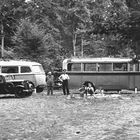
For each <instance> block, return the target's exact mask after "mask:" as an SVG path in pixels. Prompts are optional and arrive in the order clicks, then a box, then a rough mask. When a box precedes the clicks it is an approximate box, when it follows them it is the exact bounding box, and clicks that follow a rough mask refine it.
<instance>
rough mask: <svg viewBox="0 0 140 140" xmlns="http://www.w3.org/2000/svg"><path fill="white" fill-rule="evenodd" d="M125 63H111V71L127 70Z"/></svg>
mask: <svg viewBox="0 0 140 140" xmlns="http://www.w3.org/2000/svg"><path fill="white" fill-rule="evenodd" d="M127 66H128V65H127V63H114V64H113V71H127V70H128V67H127Z"/></svg>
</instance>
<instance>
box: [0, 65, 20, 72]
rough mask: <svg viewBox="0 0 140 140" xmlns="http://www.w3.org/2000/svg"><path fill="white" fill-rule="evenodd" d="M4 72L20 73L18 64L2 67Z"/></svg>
mask: <svg viewBox="0 0 140 140" xmlns="http://www.w3.org/2000/svg"><path fill="white" fill-rule="evenodd" d="M1 72H2V73H18V66H3V67H2V68H1Z"/></svg>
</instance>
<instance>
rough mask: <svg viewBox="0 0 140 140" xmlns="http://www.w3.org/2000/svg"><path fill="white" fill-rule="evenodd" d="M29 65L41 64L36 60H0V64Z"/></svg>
mask: <svg viewBox="0 0 140 140" xmlns="http://www.w3.org/2000/svg"><path fill="white" fill-rule="evenodd" d="M31 65H41V64H40V63H37V62H32V61H25V60H6V61H4V60H1V61H0V66H31Z"/></svg>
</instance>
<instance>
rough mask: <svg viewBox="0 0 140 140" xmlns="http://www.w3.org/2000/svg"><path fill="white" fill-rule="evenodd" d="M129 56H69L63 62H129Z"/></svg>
mask: <svg viewBox="0 0 140 140" xmlns="http://www.w3.org/2000/svg"><path fill="white" fill-rule="evenodd" d="M131 60H132V59H131V58H114V57H100V58H71V59H65V60H64V61H63V62H64V63H82V62H83V63H84V62H86V63H90V62H92V63H93V62H130V61H131Z"/></svg>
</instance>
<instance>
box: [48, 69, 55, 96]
mask: <svg viewBox="0 0 140 140" xmlns="http://www.w3.org/2000/svg"><path fill="white" fill-rule="evenodd" d="M46 83H47V95H50V93H51V95H53V86H54V76H53V75H52V73H51V72H48V74H47V76H46Z"/></svg>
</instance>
